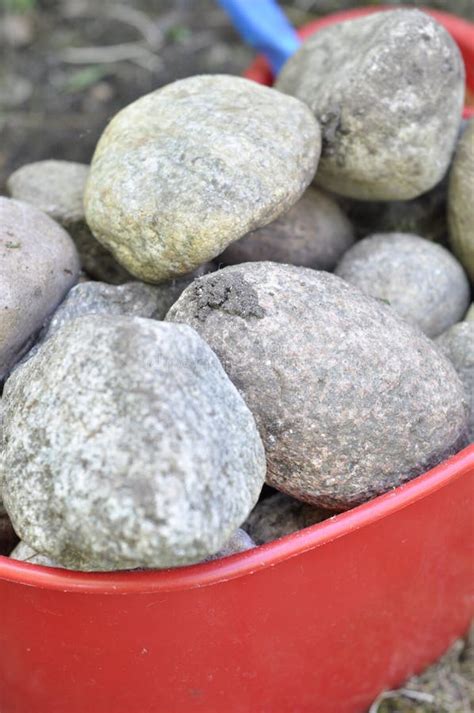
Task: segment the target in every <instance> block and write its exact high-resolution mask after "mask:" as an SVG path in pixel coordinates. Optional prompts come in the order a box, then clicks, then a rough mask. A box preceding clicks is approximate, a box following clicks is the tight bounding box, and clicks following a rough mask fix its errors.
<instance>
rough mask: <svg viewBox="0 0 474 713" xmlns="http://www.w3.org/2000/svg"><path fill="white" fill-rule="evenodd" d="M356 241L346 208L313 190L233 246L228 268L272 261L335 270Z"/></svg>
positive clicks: (226, 252) (224, 257)
mask: <svg viewBox="0 0 474 713" xmlns="http://www.w3.org/2000/svg"><path fill="white" fill-rule="evenodd" d="M353 242H354V231H353V230H352V226H351V224H350V222H349V221H348V219H347V218H346V216H345V215H344V213H343V211H342V209H341V208H340V207H339V206H338V204H337V203H336V202H335V201H334V200H333V199H332V198H330V197H329V196H327V195H325V194H324V193H323V192H322V191H318V190H317V189H316V188H309V189H308V190H307V191H306V192H305V193H304V195H303V197H302V198H301V199H300V200H299V201H298V203H296V204H295V205H294V206H293V207H292V208H290V210H289V211H288V212H287V213H285V214H284V215H282V216H281V217H280V218H278V219H277V220H276V221H274V222H273V223H270V224H269V225H267V226H265V227H264V228H259V229H258V230H255V231H254V232H252V233H249V234H248V235H246V236H244V237H243V238H240V240H237V241H236V242H235V243H232V244H231V245H229V247H228V248H226V250H224V252H223V253H222V255H221V256H220V258H219V259H220V261H221V262H223V263H224V265H236V264H239V263H241V262H253V261H261V260H272V261H273V262H283V263H287V264H289V265H302V266H303V267H314V268H318V269H321V270H332V269H333V268H334V267H335V266H336V264H337V262H338V260H339V259H340V258H341V257H342V255H343V254H344V252H345V251H346V250H348V248H350V246H351V245H352V244H353Z"/></svg>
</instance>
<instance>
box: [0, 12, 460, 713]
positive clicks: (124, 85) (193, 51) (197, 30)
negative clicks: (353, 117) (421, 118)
mask: <svg viewBox="0 0 474 713" xmlns="http://www.w3.org/2000/svg"><path fill="white" fill-rule="evenodd" d="M281 4H282V5H283V6H284V7H285V10H286V11H287V13H288V15H289V16H290V18H291V20H292V21H293V22H294V23H295V24H302V23H303V22H307V21H309V20H310V19H312V18H314V17H315V16H316V13H317V12H322V11H329V10H336V9H339V8H341V7H353V6H355V5H358V4H370V0H366V2H361V3H358V2H353V1H351V0H346V1H344V0H340V1H339V2H332V0H331V2H328V1H326V0H293V1H292V2H290V1H287V2H282V3H281ZM388 4H390V0H388ZM407 4H413V5H417V4H430V3H428V2H425V3H420V2H418V1H417V0H412V2H411V3H407ZM431 4H432V5H433V6H435V7H437V8H441V9H450V7H451V10H453V7H454V6H456V11H457V12H462V13H463V14H464V15H465V16H466V17H468V18H469V19H471V20H473V19H474V3H473V1H472V0H459V1H458V2H456V3H452V2H451V0H433V2H432V3H431ZM0 56H1V59H0V131H1V135H2V141H1V144H0V193H4V192H5V185H4V184H5V179H6V178H7V176H8V175H9V174H10V173H11V172H12V171H13V170H15V169H16V168H18V167H19V166H22V165H23V164H25V163H30V162H32V161H37V160H41V159H46V158H55V159H67V160H73V161H81V162H89V161H90V159H91V156H92V153H93V150H94V146H95V144H96V142H97V139H98V137H99V136H100V134H101V132H102V130H103V128H104V127H105V126H106V124H107V122H108V121H109V120H110V118H111V117H112V116H113V115H114V114H115V113H116V112H117V111H118V110H119V109H120V108H121V107H123V106H125V105H126V104H129V103H130V102H131V101H133V100H134V99H136V98H138V97H139V96H141V95H142V94H145V93H147V92H150V91H152V90H153V89H156V88H158V87H160V86H162V85H163V84H166V83H168V82H170V81H172V80H174V79H177V78H180V77H185V76H189V75H191V74H201V73H230V74H240V73H241V72H242V70H243V69H244V68H245V67H246V65H247V64H248V63H249V61H250V59H251V58H252V56H253V53H252V52H251V51H250V50H249V49H247V48H246V47H244V46H243V44H242V43H241V41H240V39H239V38H238V36H237V35H236V33H235V32H234V31H233V30H232V28H231V27H230V24H229V21H228V19H227V17H226V16H225V14H224V13H223V12H222V11H221V10H219V9H218V8H217V4H216V2H215V1H214V0H199V2H197V1H196V0H174V1H173V0H103V1H101V2H98V1H97V0H1V3H0ZM376 655H377V652H374V656H376ZM395 711H399V712H400V713H470V712H471V711H474V637H471V640H468V639H466V640H461V641H458V642H455V644H454V645H453V647H452V648H451V649H450V651H449V652H448V654H447V655H446V656H445V657H443V659H441V661H439V662H438V663H437V664H436V665H435V666H434V667H431V668H430V669H428V670H427V671H426V672H425V673H424V674H423V675H421V676H419V677H417V678H414V679H411V680H410V681H408V682H407V683H406V684H405V685H404V687H403V688H402V689H401V690H399V691H397V692H387V693H385V694H383V695H382V696H381V697H379V699H378V700H377V701H375V702H374V704H373V705H372V707H371V709H370V713H393V712H395Z"/></svg>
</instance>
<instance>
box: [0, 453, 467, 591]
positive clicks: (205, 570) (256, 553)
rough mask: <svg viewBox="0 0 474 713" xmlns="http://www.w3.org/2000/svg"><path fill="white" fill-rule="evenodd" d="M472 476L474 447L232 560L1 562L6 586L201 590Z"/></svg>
mask: <svg viewBox="0 0 474 713" xmlns="http://www.w3.org/2000/svg"><path fill="white" fill-rule="evenodd" d="M469 475H471V476H474V444H471V445H470V446H468V447H467V448H465V449H464V450H462V451H460V452H459V453H457V454H456V455H455V456H453V457H452V458H449V460H447V461H445V462H443V463H441V464H440V465H438V466H436V467H435V468H433V469H431V470H430V471H428V472H427V473H424V474H422V475H419V476H417V477H416V478H414V479H413V480H410V481H409V482H408V483H405V484H404V485H400V486H398V487H397V488H394V489H393V490H391V491H389V492H387V493H384V494H383V495H379V496H378V497H376V498H374V499H372V500H370V501H368V502H366V503H364V504H362V505H359V506H358V507H355V508H353V509H351V510H347V511H346V512H343V513H340V514H337V515H334V516H332V517H331V518H329V519H327V520H323V521H322V522H320V523H317V524H316V525H312V526H311V527H307V528H305V529H303V530H300V531H298V532H295V533H292V534H290V535H286V536H285V537H282V538H281V539H278V540H274V541H273V542H270V543H267V544H265V545H260V546H259V547H255V548H254V549H251V550H247V551H246V552H240V553H238V554H235V555H232V556H230V557H224V558H222V559H219V560H213V561H211V562H205V563H201V564H194V565H189V566H185V567H178V568H175V569H166V570H147V571H140V572H137V571H127V572H123V571H120V572H78V571H72V570H65V569H55V568H51V567H44V566H41V565H33V564H28V563H27V562H20V561H18V560H12V559H10V558H9V557H3V556H0V581H1V580H4V581H7V582H11V583H16V584H22V585H26V586H30V587H36V588H39V589H48V590H56V591H62V592H76V593H84V594H85V593H89V594H149V593H153V592H171V591H183V590H191V589H196V588H199V587H204V586H209V585H213V584H217V583H220V582H225V581H228V580H231V579H235V578H237V577H243V576H245V575H251V574H254V573H255V572H258V571H260V570H262V569H265V568H267V567H273V566H275V565H277V564H280V563H281V562H284V561H285V560H287V559H290V558H291V557H295V556H297V555H299V554H303V553H304V552H307V551H308V550H313V549H315V548H317V547H322V546H324V545H327V544H329V543H330V542H333V541H334V540H336V539H339V538H340V537H347V536H349V535H350V534H351V533H352V532H355V531H356V530H360V529H361V528H364V527H369V526H370V525H372V524H374V523H376V522H377V521H379V520H381V519H382V518H386V517H389V516H391V515H394V514H396V513H397V512H399V511H400V510H403V509H404V508H406V507H409V506H410V505H413V504H415V503H416V502H418V501H420V500H422V499H424V498H427V497H429V496H430V495H432V494H433V493H435V492H437V491H438V490H440V489H441V488H444V487H447V486H448V485H450V484H452V483H453V482H454V481H457V480H458V479H460V478H462V477H468V476H469Z"/></svg>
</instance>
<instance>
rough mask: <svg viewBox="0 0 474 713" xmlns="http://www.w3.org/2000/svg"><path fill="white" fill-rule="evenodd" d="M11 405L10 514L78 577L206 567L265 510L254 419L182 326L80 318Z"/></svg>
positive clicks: (6, 495) (23, 533) (7, 437)
mask: <svg viewBox="0 0 474 713" xmlns="http://www.w3.org/2000/svg"><path fill="white" fill-rule="evenodd" d="M3 401H4V408H5V414H4V444H5V445H4V452H3V458H2V469H3V486H2V488H3V489H2V492H3V499H4V503H5V507H6V509H7V511H8V513H9V515H10V517H11V519H12V521H13V523H14V526H15V529H16V530H17V532H18V534H19V535H20V537H21V539H22V540H23V541H25V542H26V543H27V544H28V545H30V547H33V549H35V550H37V551H38V552H41V553H42V554H44V555H47V556H49V557H51V558H52V559H53V560H56V561H57V562H59V563H61V564H62V565H64V566H66V567H70V568H71V569H83V570H112V569H130V568H135V567H158V568H161V567H173V566H177V565H181V564H186V563H192V562H197V561H201V560H203V559H204V558H205V557H207V556H208V555H209V554H212V553H214V552H216V551H218V550H219V549H220V548H221V547H222V546H223V545H224V543H225V542H226V541H227V540H228V538H229V537H230V535H231V534H232V533H233V532H234V531H235V530H236V528H237V527H238V526H239V525H240V524H241V522H242V521H243V520H244V519H245V518H246V517H247V515H248V513H249V511H250V510H251V508H252V507H253V505H254V504H255V502H256V501H257V499H258V495H259V493H260V490H261V487H262V483H263V480H264V477H265V459H264V453H263V447H262V444H261V442H260V439H259V437H258V434H257V430H256V427H255V423H254V420H253V418H252V416H251V414H250V412H249V410H248V408H247V407H246V406H245V404H244V402H243V400H242V399H241V397H240V396H239V394H238V393H237V391H236V390H235V388H234V387H233V386H232V384H231V383H230V381H229V380H228V378H227V377H226V375H225V373H224V371H223V369H222V367H221V365H220V364H219V361H218V359H217V358H216V356H215V355H214V354H213V353H212V351H211V350H210V349H209V348H208V347H207V345H206V344H205V343H204V342H203V341H202V340H201V339H200V338H199V337H198V335H197V334H196V333H195V332H194V331H193V330H192V329H189V327H186V326H184V325H170V324H166V323H163V322H156V321H153V320H149V319H141V318H138V317H109V316H102V315H101V316H97V315H93V316H89V317H82V318H80V319H77V320H74V321H73V322H70V323H69V324H66V325H65V326H64V327H63V328H62V329H61V330H60V331H59V332H57V333H56V334H55V335H54V336H53V337H52V338H51V339H50V340H48V342H47V343H46V344H45V345H44V347H43V348H42V349H41V350H40V351H39V352H38V354H37V355H36V356H35V357H34V358H33V359H31V360H30V361H28V362H27V363H26V364H24V365H23V366H21V367H20V368H18V369H17V370H16V371H15V373H14V374H13V375H12V376H11V377H10V379H9V380H8V381H7V383H6V386H5V390H4V396H3ZM223 444H225V448H224V447H223Z"/></svg>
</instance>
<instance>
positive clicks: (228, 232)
mask: <svg viewBox="0 0 474 713" xmlns="http://www.w3.org/2000/svg"><path fill="white" fill-rule="evenodd" d="M320 150H321V137H320V129H319V125H318V123H317V122H316V120H315V119H314V117H313V115H312V114H311V112H310V110H309V109H308V107H306V106H305V104H303V103H302V102H300V101H299V100H297V99H294V98H293V97H288V96H284V95H283V94H281V93H280V92H276V91H275V90H274V89H270V88H268V87H263V86H261V85H259V84H257V83H255V82H252V81H250V80H247V79H242V78H240V77H231V76H224V75H212V76H197V77H188V78H187V79H182V80H180V81H177V82H174V83H173V84H169V85H168V86H165V87H162V88H161V89H158V90H157V91H155V92H152V93H151V94H147V95H146V96H143V97H141V98H140V99H138V100H137V101H135V102H134V103H133V104H130V105H129V106H127V107H125V109H122V111H120V112H119V113H118V114H117V116H115V117H114V118H113V119H112V121H111V122H110V124H109V125H108V126H107V128H106V129H105V131H104V133H103V135H102V137H101V138H100V140H99V143H98V145H97V148H96V151H95V154H94V158H93V160H92V164H91V170H90V173H89V178H88V181H87V186H86V193H85V208H86V218H87V222H88V224H89V227H90V228H91V230H92V232H93V233H94V235H95V237H96V238H97V240H99V242H101V243H102V244H103V245H104V246H105V247H106V248H107V249H110V250H111V252H112V253H113V254H114V255H115V257H116V258H117V260H118V261H119V262H120V263H121V264H122V265H123V266H124V267H126V268H127V270H129V271H130V272H131V273H132V274H134V275H135V276H136V277H138V278H140V279H142V280H145V281H146V282H163V281H166V280H170V279H171V278H173V277H177V276H179V275H182V274H185V273H187V272H190V271H192V270H194V269H195V268H196V267H198V266H199V265H201V264H202V263H204V262H207V261H209V260H212V258H214V257H216V256H217V255H220V253H221V252H222V251H223V250H224V248H225V247H226V246H227V245H229V244H230V243H231V242H233V241H234V240H237V239H238V238H240V237H242V236H243V235H246V234H247V233H248V232H249V231H252V230H255V229H256V228H259V227H261V226H263V225H266V224H267V223H270V222H271V221H272V220H275V219H276V218H278V216H280V215H281V214H283V213H284V212H285V211H287V210H288V209H289V208H290V207H291V206H292V205H293V204H294V203H296V201H297V200H298V199H299V198H300V196H301V195H302V193H303V191H304V190H305V189H306V188H307V186H308V184H309V183H311V181H312V179H313V177H314V173H315V171H316V168H317V165H318V160H319V154H320Z"/></svg>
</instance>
